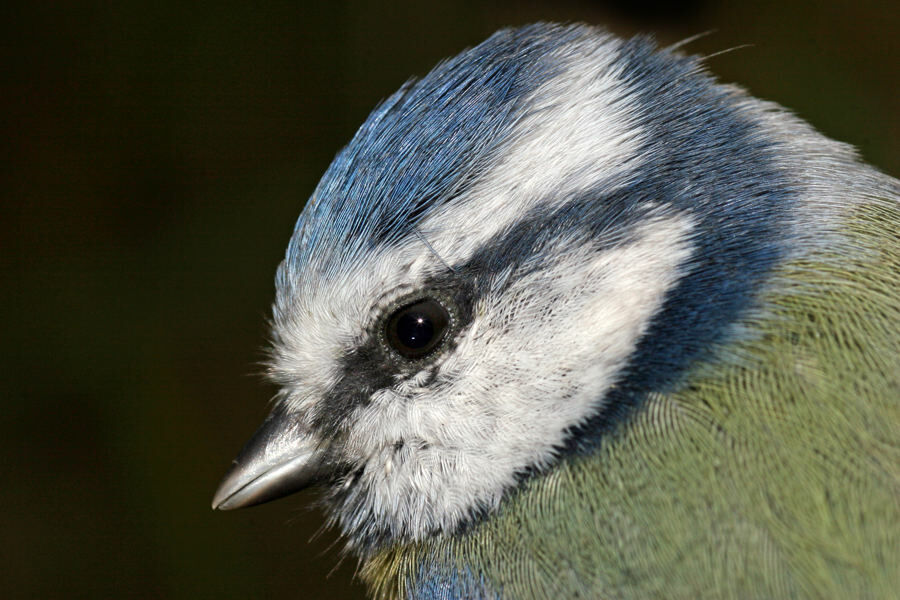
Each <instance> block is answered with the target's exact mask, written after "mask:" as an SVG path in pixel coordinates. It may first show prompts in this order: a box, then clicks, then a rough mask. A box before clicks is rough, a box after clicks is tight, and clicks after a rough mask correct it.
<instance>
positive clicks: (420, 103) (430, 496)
mask: <svg viewBox="0 0 900 600" xmlns="http://www.w3.org/2000/svg"><path fill="white" fill-rule="evenodd" d="M766 110H767V109H766V108H764V107H761V103H752V102H750V101H749V99H748V98H747V97H746V96H744V95H743V93H742V92H740V91H738V90H736V89H734V88H730V87H727V86H721V85H718V84H716V83H714V82H713V80H712V79H711V78H710V77H709V76H708V75H706V74H705V72H704V71H703V69H702V68H701V66H700V65H699V63H698V61H697V60H696V59H694V58H690V57H684V56H681V55H678V54H676V53H674V52H670V51H667V50H663V51H659V50H657V49H656V48H655V47H654V45H653V43H652V42H650V41H649V40H647V39H642V38H637V39H634V40H630V41H622V40H619V39H617V38H614V37H612V36H609V35H607V34H606V33H604V32H602V31H599V30H596V29H593V28H590V27H585V26H568V27H561V26H555V25H545V24H539V25H533V26H529V27H524V28H520V29H514V30H503V31H500V32H498V33H497V34H495V35H494V36H492V37H491V38H489V39H488V40H487V41H485V42H484V43H482V44H481V45H479V46H477V47H474V48H472V49H470V50H467V51H465V52H463V53H462V54H460V55H459V56H457V57H455V58H453V59H451V60H448V61H446V62H444V63H442V64H440V65H438V66H437V67H436V68H435V69H434V70H433V71H432V72H431V73H429V74H428V75H427V76H425V77H424V78H422V79H421V80H418V81H411V82H409V83H407V84H406V85H404V86H403V87H402V88H401V89H400V90H399V91H398V92H397V93H395V94H394V95H393V96H391V97H390V98H388V99H387V100H386V101H385V102H383V103H382V104H381V105H380V106H379V107H377V108H376V109H375V111H374V112H373V113H372V114H371V116H370V117H369V118H368V120H367V121H366V122H365V123H364V124H363V126H362V127H361V128H360V129H359V130H358V131H357V133H356V135H355V136H354V138H353V139H352V141H351V142H350V143H349V144H348V145H347V146H346V147H345V148H344V149H343V150H342V151H341V152H340V153H339V154H338V155H337V157H336V158H335V160H334V162H333V163H332V164H331V166H330V167H329V169H328V171H327V172H326V173H325V175H324V177H323V179H322V180H321V182H320V183H319V185H318V187H317V188H316V190H315V192H314V193H313V195H312V197H311V199H310V200H309V202H308V204H307V206H306V208H305V209H304V211H303V213H302V215H301V216H300V219H299V221H298V223H297V226H296V228H295V231H294V233H293V236H292V238H291V240H290V243H289V245H288V249H287V253H286V256H285V259H284V261H283V262H282V264H281V265H280V267H279V269H278V274H277V297H276V300H275V305H274V310H273V319H272V348H271V362H270V373H271V376H272V378H273V379H274V381H275V382H277V383H278V385H279V386H280V392H279V395H278V398H277V402H276V404H275V406H274V409H273V411H272V413H271V415H270V416H269V417H268V419H267V420H266V421H265V423H264V424H263V426H262V427H261V429H260V430H259V431H258V432H257V434H256V435H255V436H254V437H253V438H252V439H251V441H250V442H249V443H248V444H247V445H246V446H245V448H244V449H243V450H242V452H241V453H240V455H239V456H238V458H237V459H236V461H235V463H234V465H233V466H232V468H231V470H230V471H229V473H228V474H227V475H226V477H225V479H224V481H223V482H222V484H221V486H220V488H219V490H218V491H217V493H216V495H215V499H214V501H213V505H214V507H217V508H222V509H230V508H237V507H241V506H247V505H251V504H255V503H259V502H263V501H267V500H271V499H274V498H277V497H280V496H283V495H286V494H288V493H291V492H293V491H296V490H298V489H300V488H303V487H306V486H308V485H311V484H313V483H316V484H319V485H321V486H322V488H323V489H324V496H325V503H326V505H327V507H328V510H329V511H330V514H331V516H332V518H333V520H334V521H335V522H336V523H337V525H338V526H339V527H340V528H341V529H342V530H343V532H344V533H345V534H346V536H347V538H348V539H349V540H350V545H351V547H353V548H354V549H356V550H357V551H359V552H363V553H365V552H367V551H371V550H373V549H376V548H378V547H381V546H383V545H385V544H389V543H394V542H401V541H416V540H421V539H423V538H426V537H428V536H432V535H436V534H441V533H448V532H453V531H457V530H459V529H461V528H464V527H466V526H467V525H468V524H469V523H471V522H473V521H474V520H477V519H479V518H480V517H481V516H483V515H486V514H490V513H491V512H492V511H495V510H497V509H498V507H500V506H501V504H502V502H503V500H504V498H506V497H507V496H508V495H509V494H512V493H515V490H516V489H517V487H518V486H520V485H521V483H522V481H524V480H527V479H528V478H529V477H532V476H534V475H535V474H537V473H541V472H543V471H545V470H546V469H548V468H551V467H552V466H553V465H554V464H556V463H557V462H558V461H560V460H566V459H567V457H569V456H572V455H575V454H578V453H583V452H589V451H590V448H591V446H592V444H593V443H594V442H595V441H596V439H597V438H598V437H599V436H601V435H602V432H603V431H604V429H605V428H607V427H608V426H609V425H610V424H611V423H615V422H617V421H619V420H622V419H627V418H628V416H629V412H630V411H632V410H633V409H634V408H635V407H637V406H639V404H640V402H641V398H643V397H645V396H646V394H648V393H650V392H654V391H661V390H667V389H672V388H674V387H677V386H678V385H679V382H681V381H682V380H683V378H684V376H685V374H686V373H687V372H688V371H689V370H691V369H692V368H694V365H696V364H697V363H698V362H699V361H701V360H702V359H703V357H705V356H708V354H709V352H710V348H714V347H716V346H717V345H720V344H721V343H722V342H723V341H724V340H727V339H728V338H729V336H733V335H736V333H735V330H734V323H735V322H736V320H737V319H738V318H739V316H740V315H742V314H744V313H745V312H746V311H748V310H752V309H753V297H754V295H753V293H752V292H753V290H754V289H756V287H757V286H758V285H759V283H760V282H761V281H763V280H764V279H765V278H766V276H767V273H768V271H769V269H770V268H771V267H772V265H773V264H774V263H775V262H776V261H777V260H778V259H779V257H781V256H782V255H783V254H784V253H785V252H786V248H787V244H786V240H787V239H789V238H790V236H791V235H792V233H791V232H792V229H791V224H790V218H789V212H790V208H789V207H790V203H791V200H790V195H789V190H790V188H791V183H790V182H789V181H786V177H785V175H784V173H783V169H781V167H780V164H779V162H778V160H776V158H775V157H776V154H777V147H778V144H779V142H778V140H775V139H773V137H772V136H770V135H767V134H766V133H765V132H764V128H763V127H762V126H761V125H760V122H761V117H760V115H763V114H764V113H765V111H766Z"/></svg>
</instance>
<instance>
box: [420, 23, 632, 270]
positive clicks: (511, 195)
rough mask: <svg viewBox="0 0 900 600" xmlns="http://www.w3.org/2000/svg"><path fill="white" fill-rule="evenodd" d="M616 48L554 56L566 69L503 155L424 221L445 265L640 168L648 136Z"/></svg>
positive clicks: (582, 45)
mask: <svg viewBox="0 0 900 600" xmlns="http://www.w3.org/2000/svg"><path fill="white" fill-rule="evenodd" d="M619 44H620V42H618V41H617V40H613V39H611V38H599V39H598V38H592V39H589V40H582V41H580V42H579V43H578V45H576V46H566V47H563V48H560V49H558V50H557V52H558V53H560V55H559V56H558V57H554V58H550V59H549V60H554V59H556V60H559V61H560V62H561V63H562V65H563V68H562V69H561V71H560V73H559V75H557V76H556V77H554V78H552V79H550V80H548V81H547V82H545V83H544V84H543V85H541V86H539V87H538V88H537V89H536V90H535V91H534V92H533V93H532V94H531V95H530V96H529V98H528V99H526V100H525V102H524V106H525V108H524V109H523V116H522V117H521V118H520V119H519V120H518V122H517V123H516V125H515V127H514V129H513V131H512V133H511V135H510V142H509V143H508V148H507V150H506V152H505V154H501V155H500V156H498V157H497V159H496V161H495V163H494V164H493V165H492V166H491V168H490V169H489V170H488V171H486V172H485V173H484V174H483V175H481V177H480V178H479V181H478V182H477V183H476V184H475V185H474V186H473V187H472V188H470V189H469V190H467V191H466V192H465V193H464V194H463V195H462V196H460V197H459V198H457V199H456V200H454V201H452V202H450V203H449V204H448V205H447V206H445V207H443V208H442V209H440V210H438V211H436V212H435V213H434V214H432V215H431V216H429V217H427V218H426V219H424V220H423V221H422V223H420V225H419V230H420V231H421V232H422V234H423V235H424V236H425V237H426V238H428V239H429V240H430V242H431V243H432V244H433V246H434V250H435V251H436V252H437V253H438V254H440V256H441V257H443V259H444V260H445V261H447V262H448V263H450V264H454V263H459V262H465V261H466V260H467V259H468V258H469V257H470V256H471V255H472V253H473V252H474V251H475V250H476V249H477V248H479V247H480V246H482V245H483V244H485V243H486V242H488V241H489V240H490V239H492V238H493V237H495V236H497V235H500V234H502V232H503V231H504V230H506V229H508V228H509V227H510V226H512V225H513V224H515V223H516V222H517V221H519V220H520V219H521V218H522V216H523V215H524V214H526V213H527V212H528V211H529V210H531V209H533V208H535V207H537V206H541V207H542V209H546V210H547V211H552V210H553V209H555V208H557V207H558V206H560V205H562V204H564V203H565V202H567V201H568V200H569V199H571V198H572V197H573V195H576V194H578V193H579V192H583V191H586V190H589V189H592V188H597V186H598V185H601V186H602V185H604V184H605V185H607V186H608V187H607V188H606V189H605V190H604V191H605V192H612V191H614V190H615V189H617V188H618V187H620V186H621V185H622V184H623V182H626V181H628V180H629V177H628V175H629V174H630V173H633V172H634V171H635V170H637V169H638V168H639V167H640V166H641V162H642V161H641V154H640V149H641V147H642V146H643V138H644V135H645V134H644V131H643V129H642V128H641V127H640V126H639V124H638V123H637V118H638V114H639V111H638V110H637V107H636V106H635V102H634V101H633V100H632V99H630V98H628V94H627V90H628V86H627V85H626V83H625V81H624V80H623V77H622V69H621V67H620V66H619V64H617V62H616V59H617V57H618V46H619ZM472 223H477V224H478V225H477V227H472V226H471V224H472ZM430 232H435V235H429V233H430Z"/></svg>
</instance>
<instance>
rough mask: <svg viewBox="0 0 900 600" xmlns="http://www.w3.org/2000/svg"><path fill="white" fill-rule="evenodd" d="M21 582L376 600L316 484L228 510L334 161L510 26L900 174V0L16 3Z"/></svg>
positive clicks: (4, 519) (6, 53)
mask: <svg viewBox="0 0 900 600" xmlns="http://www.w3.org/2000/svg"><path fill="white" fill-rule="evenodd" d="M0 16H2V18H0V22H2V25H0V28H2V31H0V34H2V35H0V40H2V41H0V47H2V54H3V61H2V71H0V73H2V74H0V78H2V93H0V107H2V110H0V120H2V123H3V129H2V134H3V138H4V141H5V142H6V143H5V144H4V145H3V157H2V163H0V178H2V179H0V183H2V187H0V190H2V195H3V196H2V204H0V228H2V230H0V281H2V286H3V287H2V291H3V293H2V296H0V298H2V300H0V302H2V303H3V310H2V312H0V314H2V318H3V329H2V334H3V338H4V340H3V341H4V343H3V345H2V348H3V356H2V357H0V369H2V372H0V386H2V387H0V393H2V396H0V397H2V401H3V405H2V411H0V423H2V430H0V436H2V440H3V447H4V448H5V451H4V456H5V457H6V458H5V459H4V465H3V469H2V473H3V477H2V485H0V515H2V516H0V536H2V538H0V540H2V543H0V553H2V555H0V596H2V597H4V598H15V597H40V598H46V597H67V598H69V597H71V598H78V597H99V596H106V595H115V596H119V595H128V596H138V597H171V598H177V597H184V598H194V597H206V596H218V597H265V598H298V597H302V598H359V597H361V596H362V594H363V591H364V590H363V588H362V586H361V585H359V584H358V583H355V582H354V581H353V572H354V567H355V562H354V560H352V559H346V560H343V562H341V558H340V552H339V551H338V548H339V547H340V544H339V543H336V536H335V534H334V533H333V532H329V531H326V532H324V533H321V535H318V536H316V532H317V531H319V530H320V525H321V522H322V514H321V513H320V512H318V511H317V510H315V509H310V508H308V506H309V503H310V500H312V499H313V498H315V495H314V494H310V493H305V494H301V495H300V496H296V497H293V498H290V499H286V500H281V501H279V502H275V503H272V504H269V505H265V506H260V507H257V508H253V509H249V510H244V511H238V512H232V513H214V512H212V511H211V510H210V508H209V502H210V498H211V495H212V492H213V490H214V489H215V487H216V484H217V483H218V480H219V478H220V477H221V475H222V474H223V472H224V470H225V468H226V467H227V466H228V464H229V461H230V460H231V459H232V458H233V456H234V455H235V453H236V452H237V450H238V449H239V448H240V446H241V445H242V444H243V442H244V441H245V440H246V439H247V437H248V436H249V435H250V434H251V433H252V431H253V430H254V429H255V428H256V426H257V425H258V424H259V423H260V422H261V420H262V418H263V417H264V415H265V413H266V407H267V401H268V400H269V398H270V397H271V395H272V392H273V388H272V387H271V386H270V385H269V384H267V383H266V382H264V381H263V379H262V378H261V377H260V376H259V375H258V373H260V372H261V370H262V369H261V367H260V366H259V361H260V360H261V359H262V357H263V355H262V352H261V350H260V349H261V347H262V345H263V343H264V341H265V335H266V332H265V318H266V316H267V314H268V307H269V303H270V301H271V299H272V295H273V275H274V271H275V267H276V265H277V264H278V262H279V261H280V259H281V256H282V253H283V251H284V247H285V244H286V242H287V240H288V237H289V235H290V233H291V230H292V227H293V224H294V221H295V220H296V218H297V215H298V213H299V212H300V210H301V208H302V207H303V203H304V201H305V200H306V198H307V197H308V196H309V194H310V192H311V191H312V189H313V187H314V186H315V184H316V181H317V179H318V177H319V175H320V174H321V173H322V171H323V170H324V169H325V168H326V166H327V165H328V163H329V161H330V160H331V158H332V157H333V156H334V153H335V152H336V151H337V150H338V149H339V148H340V147H341V146H342V145H343V144H344V143H346V141H347V140H348V139H349V138H350V136H351V135H352V134H353V132H354V130H355V129H356V127H357V126H358V125H359V124H360V123H361V122H362V121H363V119H364V118H365V117H366V115H367V113H368V111H369V110H370V109H371V108H372V107H373V106H374V105H375V103H377V102H378V101H379V100H380V99H382V98H384V97H386V96H387V95H389V94H390V93H391V92H393V91H394V90H395V89H396V88H397V87H398V86H399V85H400V84H401V83H403V81H404V80H405V79H406V78H407V77H408V76H410V75H414V74H415V75H423V74H425V73H426V72H427V71H428V70H429V69H430V67H431V66H432V65H433V64H434V63H435V62H436V61H438V60H439V59H441V58H442V57H446V56H448V55H451V54H454V53H456V52H458V51H459V50H461V49H462V48H463V47H466V46H469V45H473V44H476V43H478V42H479V41H481V40H482V39H483V38H484V37H486V36H487V35H488V34H490V33H491V32H492V31H493V30H495V29H496V28H498V27H499V26H502V25H507V24H522V23H526V22H530V21H535V20H539V19H543V20H561V21H586V22H589V23H597V24H605V25H607V26H608V27H609V28H611V29H612V30H613V31H615V32H617V33H620V34H623V35H630V34H633V33H636V32H639V31H649V32H655V34H656V36H657V38H658V39H659V40H660V42H661V43H663V44H669V43H673V42H676V41H678V40H680V39H683V38H685V37H688V36H692V35H694V34H697V33H700V32H704V31H707V30H710V29H714V30H716V31H715V32H714V33H712V34H710V35H708V36H706V37H704V38H702V39H699V40H697V41H696V42H694V43H692V44H690V46H689V47H688V50H689V51H691V52H694V53H699V54H712V53H716V52H719V51H722V50H726V49H729V48H732V47H734V46H738V45H743V44H752V47H749V48H743V49H738V50H735V51H733V52H728V53H725V54H722V55H719V56H715V57H714V58H712V59H710V60H709V66H710V68H711V69H712V70H713V71H715V72H716V73H717V74H718V75H719V76H720V77H721V79H723V80H725V81H730V82H737V83H740V84H741V85H743V86H745V87H747V88H749V89H750V90H751V91H752V92H753V93H754V94H755V95H757V96H760V97H763V98H767V99H771V100H775V101H777V102H779V103H781V104H783V105H785V106H788V107H790V108H792V109H793V110H795V111H796V112H797V113H799V114H800V115H801V116H802V117H804V118H805V119H807V120H809V121H810V122H812V123H813V124H814V125H815V126H816V127H818V128H819V129H820V130H822V131H823V132H824V133H826V134H828V135H829V136H831V137H834V138H837V139H840V140H843V141H847V142H850V143H852V144H854V145H856V146H857V147H858V148H859V149H860V151H861V152H862V155H863V156H864V157H865V159H866V160H868V161H869V162H871V163H873V164H875V165H876V166H878V167H879V168H881V169H882V170H884V171H887V172H888V173H892V174H894V175H897V174H898V173H900V153H898V137H900V135H898V134H900V127H898V121H900V119H898V116H900V104H898V101H897V91H898V90H897V81H898V75H900V60H898V47H900V35H898V31H900V18H898V10H897V9H896V8H894V3H891V2H883V1H876V0H857V1H856V2H852V3H851V2H845V1H843V0H841V1H837V0H836V1H833V2H827V1H825V2H809V3H804V2H794V3H785V2H780V1H779V2H776V1H773V0H763V1H757V2H747V1H746V0H745V1H729V2H713V1H711V0H710V1H702V0H694V1H686V2H662V1H659V2H652V1H649V2H640V1H633V2H626V1H625V0H622V1H618V2H575V1H556V2H521V3H517V2H484V1H478V2H476V1H458V2H412V1H408V0H407V1H401V2H395V3H391V4H390V6H388V5H387V3H384V4H382V3H369V2H353V1H349V2H348V1H333V2H330V3H321V5H319V4H316V3H302V2H299V3H267V4H264V5H255V3H248V2H225V3H221V4H219V5H217V6H210V7H201V6H198V5H194V4H192V3H185V2H155V3H138V2H129V1H127V0H126V1H120V2H97V3H90V2H80V3H69V2H65V3H33V4H28V5H23V6H19V7H15V6H9V5H7V6H6V7H5V8H3V9H0Z"/></svg>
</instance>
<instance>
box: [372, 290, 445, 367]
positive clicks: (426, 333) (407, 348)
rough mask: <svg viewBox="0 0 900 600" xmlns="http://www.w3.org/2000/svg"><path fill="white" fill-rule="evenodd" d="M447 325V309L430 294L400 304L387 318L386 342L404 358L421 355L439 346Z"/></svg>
mask: <svg viewBox="0 0 900 600" xmlns="http://www.w3.org/2000/svg"><path fill="white" fill-rule="evenodd" d="M449 325H450V313H448V312H447V309H446V308H444V307H443V306H442V305H441V304H440V303H439V302H438V301H436V300H432V299H431V298H424V299H421V300H417V301H416V302H414V303H412V304H407V305H406V306H404V307H402V308H400V309H399V310H397V312H395V313H394V314H393V315H391V317H390V318H389V319H388V321H387V325H386V330H385V334H386V335H385V337H386V338H387V342H388V344H389V345H390V346H391V348H393V349H394V351H396V352H397V353H398V354H399V355H400V356H403V357H404V358H411V359H415V358H421V357H423V356H425V355H426V354H428V353H429V352H431V351H432V350H434V349H435V348H437V347H438V345H439V344H440V343H441V341H442V340H443V339H444V336H445V335H446V334H447V329H448V327H449Z"/></svg>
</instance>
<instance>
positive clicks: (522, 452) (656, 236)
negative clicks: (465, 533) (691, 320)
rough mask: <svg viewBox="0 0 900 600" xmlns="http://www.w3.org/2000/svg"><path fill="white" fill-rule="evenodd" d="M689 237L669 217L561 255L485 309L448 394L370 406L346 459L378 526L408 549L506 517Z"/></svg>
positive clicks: (464, 339) (626, 349) (655, 303)
mask: <svg viewBox="0 0 900 600" xmlns="http://www.w3.org/2000/svg"><path fill="white" fill-rule="evenodd" d="M690 229H691V226H690V222H689V221H688V220H687V218H685V217H680V216H676V217H666V218H657V219H651V220H649V221H648V222H646V223H644V224H643V225H642V226H641V227H640V228H639V230H638V232H637V234H636V237H635V240H634V241H633V242H632V243H630V244H628V245H625V246H621V247H618V248H614V249H611V250H609V251H607V252H601V253H599V254H598V253H597V252H596V251H594V250H591V249H587V248H583V247H576V248H567V249H564V248H560V249H559V254H558V256H557V258H558V260H557V261H555V262H552V263H551V264H547V265H546V268H545V269H543V270H541V271H538V272H535V273H533V274H531V275H529V276H527V277H523V278H520V279H518V280H517V281H516V282H515V283H514V284H513V285H512V286H511V287H509V288H506V289H505V291H504V292H503V293H501V294H498V295H489V296H487V297H484V298H482V299H481V301H480V302H479V304H478V305H477V306H476V308H475V313H476V315H477V316H476V317H475V320H474V322H473V323H472V324H471V326H470V327H469V328H468V329H467V330H465V331H464V332H463V333H462V335H461V336H460V338H459V340H458V345H457V347H456V349H455V350H454V351H453V352H452V353H449V354H448V355H446V356H445V357H443V358H442V359H441V360H440V361H439V363H438V364H439V369H440V372H441V376H440V379H441V382H442V384H441V385H439V386H437V387H435V386H433V385H431V386H428V385H426V386H422V387H418V388H416V387H406V388H405V389H400V388H399V387H398V388H393V389H387V390H382V391H380V392H379V393H378V394H376V395H375V396H374V397H373V398H372V402H371V403H370V404H368V405H367V406H363V407H360V408H358V409H357V410H356V411H355V413H354V414H353V415H352V416H351V418H350V419H349V420H348V422H349V435H348V436H347V438H346V440H345V442H344V443H345V447H344V449H343V450H344V452H345V453H346V456H347V457H348V458H350V459H351V460H352V461H355V462H356V464H364V465H365V467H364V470H363V472H362V474H361V475H360V476H359V480H358V481H357V484H356V493H359V494H365V495H366V496H367V498H366V502H367V503H368V505H369V506H370V507H371V509H372V510H373V511H374V513H375V518H376V519H379V520H381V521H383V522H384V523H385V524H388V526H389V530H390V532H391V534H392V535H395V536H398V537H402V538H407V539H416V538H420V537H422V536H425V535H427V534H430V533H432V532H434V531H436V530H444V531H446V530H452V529H453V528H454V527H455V526H457V525H458V524H459V523H460V522H462V521H464V520H465V519H466V518H467V517H468V515H469V512H470V511H471V510H472V509H473V508H474V507H476V506H482V507H484V506H486V507H494V506H496V505H497V503H498V502H499V501H500V499H501V498H502V495H503V493H504V491H505V490H507V489H509V487H510V486H512V485H514V484H515V475H516V473H517V472H519V471H521V470H522V469H523V468H525V467H529V466H537V467H541V466H544V465H547V464H549V461H551V460H552V458H553V454H554V449H555V448H556V447H558V446H559V445H560V444H561V443H562V442H563V441H564V434H565V431H566V429H567V428H569V427H571V426H573V425H577V424H578V423H580V422H581V421H582V420H583V419H585V418H587V417H588V416H589V415H591V414H593V413H594V412H595V411H596V410H597V408H598V403H599V401H600V399H601V398H602V397H603V394H604V392H605V391H606V390H607V389H608V387H609V386H610V385H611V384H612V383H614V381H615V377H616V374H617V373H618V372H619V371H620V369H621V368H622V367H623V366H624V364H625V361H626V360H627V359H628V357H629V355H630V354H631V352H632V351H633V350H634V348H635V345H636V343H637V341H638V340H639V339H640V337H641V335H642V334H643V333H644V331H645V330H646V327H647V325H648V323H649V321H650V319H651V317H652V316H653V314H654V313H655V312H656V311H657V310H658V309H659V307H660V306H661V304H662V302H663V299H664V296H665V293H666V292H667V291H668V290H669V289H670V288H671V287H672V286H673V285H674V284H675V282H676V281H677V280H678V276H679V274H680V273H679V265H681V264H683V263H684V261H686V260H687V259H688V258H689V257H690V253H691V248H690V244H689V242H688V235H689V232H690ZM400 441H402V442H403V447H402V448H401V449H400V450H399V451H396V449H395V448H396V447H395V444H396V443H397V442H400ZM371 516H372V515H366V516H365V518H371ZM345 525H346V524H345ZM357 525H362V524H357ZM351 526H352V524H351Z"/></svg>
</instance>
